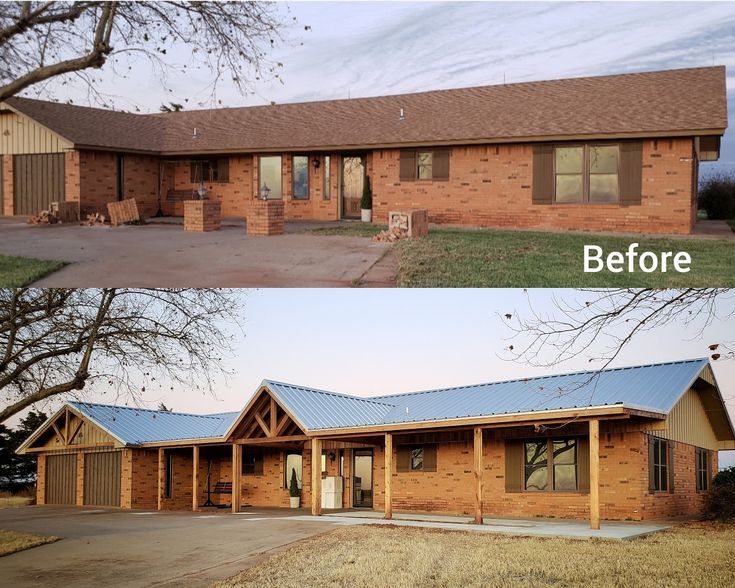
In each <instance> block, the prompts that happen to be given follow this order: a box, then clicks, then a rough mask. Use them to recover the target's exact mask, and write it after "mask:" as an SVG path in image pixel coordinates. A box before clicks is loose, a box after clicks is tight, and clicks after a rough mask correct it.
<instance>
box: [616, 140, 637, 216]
mask: <svg viewBox="0 0 735 588" xmlns="http://www.w3.org/2000/svg"><path fill="white" fill-rule="evenodd" d="M619 170H620V175H619V177H618V182H619V183H620V204H623V205H625V206H633V205H636V204H640V203H641V192H642V182H643V143H642V142H641V141H625V142H623V143H621V144H620V167H619Z"/></svg>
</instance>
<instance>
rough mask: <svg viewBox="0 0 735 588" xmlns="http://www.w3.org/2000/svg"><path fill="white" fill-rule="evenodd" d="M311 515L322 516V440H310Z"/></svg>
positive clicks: (313, 438)
mask: <svg viewBox="0 0 735 588" xmlns="http://www.w3.org/2000/svg"><path fill="white" fill-rule="evenodd" d="M311 514H312V515H313V516H315V517H318V516H319V515H321V514H322V440H321V439H317V438H315V437H312V439H311Z"/></svg>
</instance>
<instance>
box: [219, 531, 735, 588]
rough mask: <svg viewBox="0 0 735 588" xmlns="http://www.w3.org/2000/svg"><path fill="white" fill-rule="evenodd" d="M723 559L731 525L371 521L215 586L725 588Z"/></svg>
mask: <svg viewBox="0 0 735 588" xmlns="http://www.w3.org/2000/svg"><path fill="white" fill-rule="evenodd" d="M733 561H735V525H718V524H692V525H687V526H683V527H678V528H676V529H673V530H671V531H665V532H662V533H657V534H655V535H651V536H648V537H644V538H642V539H636V540H633V541H597V540H593V541H580V540H574V539H546V538H520V537H519V538H516V537H506V536H502V535H490V534H485V533H482V534H481V533H472V532H462V531H459V532H457V531H436V530H430V529H416V528H407V527H386V526H381V527H377V526H372V525H371V526H354V527H345V528H343V529H339V530H336V531H332V532H330V533H327V534H324V535H320V536H318V537H314V538H312V539H309V540H306V541H304V542H302V543H299V544H297V545H295V546H294V547H293V548H291V549H289V550H287V551H284V552H283V553H280V554H278V555H274V556H273V557H271V558H270V559H268V560H266V561H264V562H262V563H261V564H259V565H256V566H254V567H252V568H250V569H248V570H246V571H245V572H243V573H242V574H240V575H239V576H236V577H234V578H230V579H229V580H226V581H224V582H221V583H218V584H216V586H217V588H236V587H240V586H259V587H262V588H268V587H275V586H278V587H288V586H293V587H299V588H301V587H302V586H350V587H353V586H354V587H361V586H364V587H366V588H367V587H369V588H374V587H375V586H380V585H384V586H385V585H390V586H395V587H408V586H448V587H457V588H460V587H464V586H516V585H523V586H584V587H585V588H589V586H616V587H627V586H696V587H701V586H707V587H708V588H716V587H719V586H723V587H725V586H726V587H728V588H731V587H732V586H733V585H735V565H733Z"/></svg>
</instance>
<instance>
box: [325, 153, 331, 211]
mask: <svg viewBox="0 0 735 588" xmlns="http://www.w3.org/2000/svg"><path fill="white" fill-rule="evenodd" d="M331 166H332V160H331V157H330V156H329V155H325V156H324V192H323V195H324V200H329V199H330V198H331V197H332V184H331V182H330V181H331V179H332V173H331Z"/></svg>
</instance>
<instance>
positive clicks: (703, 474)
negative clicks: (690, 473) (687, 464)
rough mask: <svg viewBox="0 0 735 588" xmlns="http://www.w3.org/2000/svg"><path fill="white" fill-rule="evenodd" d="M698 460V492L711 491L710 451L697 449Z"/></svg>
mask: <svg viewBox="0 0 735 588" xmlns="http://www.w3.org/2000/svg"><path fill="white" fill-rule="evenodd" d="M696 460H697V461H696V467H697V492H704V491H706V490H708V489H709V451H707V450H706V449H701V448H699V447H697V451H696Z"/></svg>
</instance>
